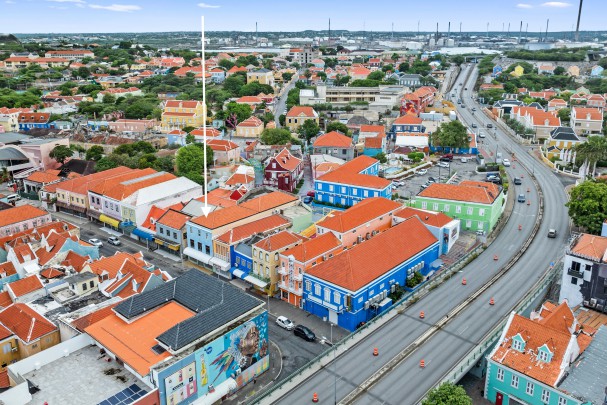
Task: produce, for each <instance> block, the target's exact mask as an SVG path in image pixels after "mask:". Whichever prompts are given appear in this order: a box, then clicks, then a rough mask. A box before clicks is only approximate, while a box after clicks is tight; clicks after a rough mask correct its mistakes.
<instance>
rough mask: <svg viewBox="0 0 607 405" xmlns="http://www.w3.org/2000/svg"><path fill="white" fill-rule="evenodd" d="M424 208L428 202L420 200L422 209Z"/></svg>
mask: <svg viewBox="0 0 607 405" xmlns="http://www.w3.org/2000/svg"><path fill="white" fill-rule="evenodd" d="M426 208H428V203H427V202H425V201H422V209H424V210H425V209H426Z"/></svg>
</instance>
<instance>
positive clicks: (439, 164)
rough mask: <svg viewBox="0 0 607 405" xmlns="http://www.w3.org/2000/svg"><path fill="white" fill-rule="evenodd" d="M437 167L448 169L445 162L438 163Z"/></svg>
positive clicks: (447, 164)
mask: <svg viewBox="0 0 607 405" xmlns="http://www.w3.org/2000/svg"><path fill="white" fill-rule="evenodd" d="M438 167H446V168H448V167H449V163H447V162H438Z"/></svg>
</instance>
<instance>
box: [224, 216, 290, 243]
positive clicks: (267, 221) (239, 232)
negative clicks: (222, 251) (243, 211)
mask: <svg viewBox="0 0 607 405" xmlns="http://www.w3.org/2000/svg"><path fill="white" fill-rule="evenodd" d="M287 225H289V221H288V220H287V219H286V218H285V217H283V216H281V215H271V216H269V217H266V218H262V219H258V220H257V221H253V222H249V223H248V224H244V225H240V226H237V227H234V228H232V229H230V230H229V231H227V232H226V233H224V234H222V235H220V236H219V237H218V238H217V241H219V242H223V243H226V244H228V245H231V244H234V243H237V242H240V241H242V240H244V239H247V238H250V237H251V236H252V235H255V234H263V233H266V232H270V231H272V230H274V229H278V228H282V227H285V226H287Z"/></svg>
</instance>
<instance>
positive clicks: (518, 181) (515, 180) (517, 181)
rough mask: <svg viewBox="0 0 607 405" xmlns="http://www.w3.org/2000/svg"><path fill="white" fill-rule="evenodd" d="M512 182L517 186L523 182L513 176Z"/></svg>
mask: <svg viewBox="0 0 607 405" xmlns="http://www.w3.org/2000/svg"><path fill="white" fill-rule="evenodd" d="M514 184H516V185H517V186H520V185H521V184H523V181H522V180H521V179H519V178H518V177H515V178H514Z"/></svg>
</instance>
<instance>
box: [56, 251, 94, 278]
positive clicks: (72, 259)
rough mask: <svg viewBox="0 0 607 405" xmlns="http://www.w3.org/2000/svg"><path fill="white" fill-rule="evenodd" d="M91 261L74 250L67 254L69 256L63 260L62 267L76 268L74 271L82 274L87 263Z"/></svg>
mask: <svg viewBox="0 0 607 405" xmlns="http://www.w3.org/2000/svg"><path fill="white" fill-rule="evenodd" d="M89 260H91V258H90V257H89V256H81V255H79V254H78V253H76V252H74V251H73V250H70V251H69V252H67V256H65V259H63V261H62V262H61V265H62V266H66V267H67V266H70V267H72V268H74V270H76V271H77V272H78V273H80V271H81V270H82V268H83V267H84V265H85V263H87V261H89Z"/></svg>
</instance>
